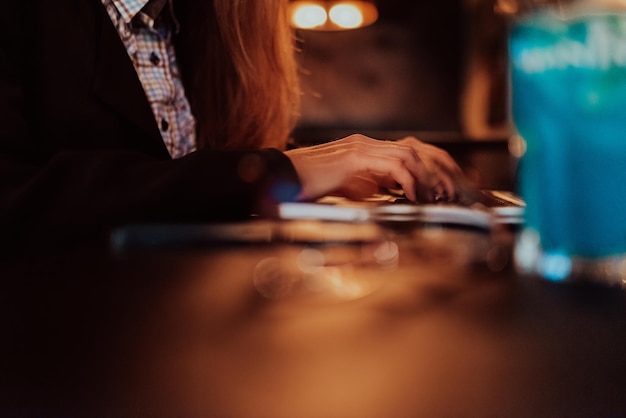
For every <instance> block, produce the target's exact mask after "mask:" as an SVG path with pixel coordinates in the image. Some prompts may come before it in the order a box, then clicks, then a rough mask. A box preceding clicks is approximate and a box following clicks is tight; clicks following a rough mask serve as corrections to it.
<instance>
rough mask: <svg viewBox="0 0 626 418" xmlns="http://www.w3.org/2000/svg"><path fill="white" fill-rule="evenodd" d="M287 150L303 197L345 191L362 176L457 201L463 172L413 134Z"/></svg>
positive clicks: (409, 193) (414, 194)
mask: <svg viewBox="0 0 626 418" xmlns="http://www.w3.org/2000/svg"><path fill="white" fill-rule="evenodd" d="M286 154H287V156H288V157H289V158H290V159H291V160H292V162H293V164H294V167H295V168H296V170H297V171H298V175H299V176H300V178H301V181H302V188H303V192H302V193H303V196H304V198H316V197H319V196H321V195H324V194H328V193H331V192H333V191H336V190H341V189H342V188H343V189H344V190H347V189H349V188H346V185H347V184H348V182H349V181H350V179H352V180H354V178H355V176H359V175H364V176H365V177H366V178H369V179H373V180H375V181H376V182H377V184H378V186H382V187H390V186H395V185H397V184H399V185H400V186H401V187H402V189H403V190H404V192H405V195H406V197H407V198H408V199H410V200H412V201H416V200H422V201H427V202H432V201H434V200H435V196H440V197H445V198H447V199H453V198H454V197H455V194H456V186H455V178H456V177H458V176H459V175H460V173H461V169H460V168H459V166H458V165H457V164H456V162H455V161H454V160H453V159H452V158H451V157H450V156H449V155H448V153H447V152H445V151H443V150H440V149H439V148H437V147H434V146H431V145H429V144H425V143H423V142H421V141H419V140H417V139H415V138H405V139H403V140H400V141H381V140H376V139H372V138H368V137H365V136H363V135H352V136H349V137H346V138H344V139H341V140H337V141H334V142H329V143H325V144H321V145H316V146H312V147H306V148H300V149H296V150H290V151H287V152H286ZM352 189H354V188H352Z"/></svg>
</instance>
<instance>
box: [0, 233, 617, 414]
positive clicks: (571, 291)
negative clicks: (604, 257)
mask: <svg viewBox="0 0 626 418" xmlns="http://www.w3.org/2000/svg"><path fill="white" fill-rule="evenodd" d="M507 236H508V235H506V234H500V235H497V234H496V235H494V234H487V233H484V232H478V231H472V230H463V229H454V228H438V227H435V228H415V229H412V230H411V231H408V232H405V233H403V234H387V235H383V237H382V239H381V240H379V241H372V242H365V243H360V244H354V243H351V244H346V243H344V244H342V243H335V244H333V245H331V244H327V245H324V244H319V243H317V244H315V245H307V244H306V243H298V244H288V243H268V244H257V245H212V246H206V247H203V248H194V249H189V248H186V249H182V248H178V249H151V250H148V251H129V252H122V253H119V252H117V253H113V252H110V251H103V250H88V249H84V250H66V251H60V252H58V253H56V254H52V253H51V254H48V255H40V256H36V257H29V258H24V259H21V260H15V261H13V262H10V263H6V264H5V266H3V267H2V269H0V277H1V280H0V283H1V285H2V291H0V309H1V312H0V330H1V332H2V334H1V335H2V337H1V341H2V344H1V346H0V416H2V417H33V418H34V417H64V418H69V417H112V418H116V417H129V418H130V417H146V418H148V417H167V418H170V417H172V418H187V417H188V418H196V417H217V418H221V417H224V418H231V417H232V418H239V417H241V418H244V417H254V418H256V417H258V418H283V417H284V418H292V417H302V418H307V417H311V418H317V417H324V418H333V417H337V418H352V417H354V418H361V417H381V418H382V417H385V418H387V417H619V416H626V338H625V337H626V297H625V294H624V291H622V290H618V289H604V288H598V287H591V286H564V285H555V284H550V283H546V282H542V281H539V280H537V279H532V278H527V277H520V276H518V275H517V274H516V273H515V272H514V269H513V268H512V266H511V262H510V253H509V252H508V250H509V247H508V246H509V245H510V239H509V238H507Z"/></svg>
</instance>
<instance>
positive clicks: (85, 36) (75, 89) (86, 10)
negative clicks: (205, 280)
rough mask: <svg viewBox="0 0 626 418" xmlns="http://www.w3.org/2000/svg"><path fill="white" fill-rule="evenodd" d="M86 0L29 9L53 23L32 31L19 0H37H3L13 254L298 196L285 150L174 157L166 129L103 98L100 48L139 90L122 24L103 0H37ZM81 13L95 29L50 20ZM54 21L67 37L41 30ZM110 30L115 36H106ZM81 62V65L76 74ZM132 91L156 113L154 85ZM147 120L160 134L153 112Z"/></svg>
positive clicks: (1, 53)
mask: <svg viewBox="0 0 626 418" xmlns="http://www.w3.org/2000/svg"><path fill="white" fill-rule="evenodd" d="M81 2H82V4H83V5H84V4H87V3H89V4H90V5H89V6H76V7H75V8H70V7H68V9H71V10H73V11H75V13H77V16H73V15H72V14H71V13H69V12H68V15H67V16H66V15H64V14H63V13H59V12H58V10H57V11H56V13H57V19H56V21H52V23H46V22H50V16H49V13H51V12H52V9H51V10H46V9H41V10H38V9H37V8H36V7H35V8H34V9H33V8H30V10H29V13H30V16H28V19H31V21H30V24H31V26H30V28H32V27H33V26H32V25H33V24H34V25H35V27H37V26H36V25H37V23H38V22H37V16H38V15H41V16H42V19H41V22H40V23H41V25H42V26H43V27H42V28H41V29H40V30H32V29H31V30H30V32H28V31H27V30H24V26H23V24H24V22H25V21H24V19H25V14H24V7H23V6H21V5H20V4H24V3H30V2H23V1H22V0H16V1H9V0H2V1H1V2H0V3H2V4H3V6H5V7H6V8H5V9H3V10H4V12H3V17H1V18H0V19H1V24H0V248H1V249H2V251H3V254H7V253H12V252H15V251H21V250H24V249H29V248H37V247H39V248H45V247H49V246H51V245H67V244H76V243H104V242H106V240H107V239H108V234H109V232H110V231H111V229H112V228H113V227H116V226H119V225H124V224H128V223H136V222H168V223H169V222H199V221H212V220H224V219H240V218H243V217H247V216H249V215H250V214H252V213H256V212H258V211H260V210H262V207H263V206H264V205H267V204H271V203H275V202H277V201H285V200H292V199H294V198H295V196H296V195H297V193H298V187H299V183H298V178H297V175H296V173H295V170H294V168H293V166H292V165H291V163H290V161H289V159H288V158H287V157H286V156H285V155H284V154H282V153H281V152H279V151H277V150H273V149H267V150H260V151H249V152H246V151H208V150H203V151H198V152H195V153H192V154H190V155H188V156H186V157H184V158H181V159H178V160H172V159H171V158H169V156H168V155H167V154H166V153H165V152H164V151H163V150H164V147H163V144H162V141H161V140H160V138H159V137H158V135H149V134H148V133H146V129H143V130H142V129H140V128H139V127H138V125H137V124H136V123H133V122H132V121H129V120H128V118H126V117H125V116H124V114H123V112H118V111H117V110H116V109H115V108H114V106H112V105H111V103H110V102H107V101H106V100H104V101H103V100H101V98H98V97H97V96H98V95H97V92H96V93H94V89H92V86H94V85H95V86H96V88H95V90H97V83H98V80H97V78H98V77H99V75H98V74H100V73H102V71H103V70H102V68H101V66H102V64H100V63H99V59H100V58H101V57H102V55H101V53H100V52H98V51H99V48H100V50H106V49H111V48H112V49H113V50H115V51H116V52H115V54H117V57H118V58H115V56H114V55H115V54H113V55H111V54H110V53H109V55H110V56H109V57H108V59H110V61H109V62H108V63H107V65H108V64H111V65H113V67H112V68H113V69H115V71H119V72H120V74H126V75H121V76H119V77H117V80H119V81H120V82H122V83H126V84H128V86H126V87H125V88H124V89H122V90H124V91H126V92H128V91H130V92H131V93H132V92H133V91H135V92H136V91H138V90H137V87H138V86H140V85H139V81H138V80H137V79H136V78H133V76H132V74H133V72H132V71H130V70H132V64H130V60H128V59H127V57H125V55H124V54H125V50H123V49H121V48H120V47H121V42H119V40H117V39H115V37H111V36H109V35H111V34H115V33H114V32H112V31H113V30H114V28H113V27H112V25H111V26H110V27H107V26H106V20H105V19H104V18H103V15H102V12H103V9H101V7H100V6H101V5H100V4H99V3H100V2H99V0H96V1H95V2H94V1H92V0H79V1H71V0H67V1H66V0H63V1H59V2H36V3H37V4H45V3H56V5H57V9H58V7H60V8H61V9H63V7H64V5H66V4H67V5H69V4H72V5H79V4H80V3H81ZM42 7H45V6H42ZM81 7H82V9H81ZM55 10H56V9H55ZM72 13H73V12H72ZM46 15H48V16H46ZM79 15H80V16H79ZM78 17H80V18H81V19H82V21H81V22H82V23H81V25H83V27H84V28H85V31H84V32H83V33H80V34H79V35H81V36H80V37H76V35H77V34H74V35H63V34H61V33H59V32H56V31H55V30H56V29H58V30H61V28H60V27H59V28H54V27H50V26H49V25H55V24H56V25H62V24H64V23H65V24H68V23H69V22H70V21H71V20H72V19H74V18H78ZM33 19H34V22H33V21H32V20H33ZM64 19H65V20H66V21H65V22H64ZM44 20H45V22H44ZM55 22H56V23H55ZM46 25H48V26H46ZM102 25H105V26H102ZM79 26H80V25H79ZM50 31H52V32H50ZM45 32H48V33H49V37H52V38H54V37H57V39H52V40H50V39H43V38H42V37H43V34H44V33H45ZM103 34H105V35H106V36H109V39H108V40H103V39H102V35H103ZM63 36H68V37H67V39H63V38H62V37H63ZM106 36H105V37H106ZM63 42H69V43H70V45H63ZM106 42H109V46H106ZM54 45H57V48H62V47H65V48H68V50H67V52H64V51H60V52H59V51H57V52H58V55H57V58H58V59H60V62H51V60H50V58H51V56H52V55H54V54H52V53H51V51H50V49H51V48H52V47H53V46H54ZM111 45H113V46H111ZM99 54H100V55H99ZM129 64H130V66H129ZM116 66H117V67H120V68H121V69H117V67H116ZM76 67H78V68H79V69H80V70H81V71H80V72H76V73H75V74H73V73H72V71H73V70H74V69H75V68H76ZM125 77H126V79H128V80H130V82H126V81H124V80H125ZM85 86H86V87H85ZM133 89H134V90H133ZM134 96H135V97H134V98H132V100H137V101H138V103H141V105H142V106H143V112H144V114H149V112H148V113H146V109H149V107H147V102H146V101H145V96H143V97H142V96H140V97H139V98H137V97H136V96H137V94H134ZM55 100H56V104H55ZM129 100H131V99H129ZM51 115H52V116H51ZM147 123H153V124H154V127H155V128H154V132H157V133H158V129H157V128H156V123H155V122H154V121H150V122H147ZM159 141H161V142H159Z"/></svg>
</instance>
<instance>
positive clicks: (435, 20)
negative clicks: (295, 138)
mask: <svg viewBox="0 0 626 418" xmlns="http://www.w3.org/2000/svg"><path fill="white" fill-rule="evenodd" d="M378 8H379V12H380V18H379V20H378V21H377V22H376V23H375V24H373V25H372V26H369V27H366V28H362V29H357V30H352V31H344V32H316V31H300V32H298V36H299V38H300V48H301V49H302V51H301V53H300V54H299V60H300V63H301V66H302V69H303V74H302V80H303V90H304V97H303V108H302V112H303V115H302V119H301V121H300V126H299V129H300V131H302V130H307V129H309V130H310V129H311V128H313V129H317V130H320V129H322V130H323V129H343V130H346V131H351V130H353V131H359V132H363V131H367V130H396V131H398V130H405V131H446V132H459V133H463V131H464V125H467V124H468V121H467V120H466V119H467V118H468V115H470V117H472V118H474V119H476V118H483V117H484V118H485V119H486V120H488V122H487V123H493V122H494V121H493V120H491V119H493V116H492V115H483V113H485V112H490V113H493V111H494V110H495V113H496V114H497V117H498V118H500V119H502V118H503V117H506V109H504V106H505V101H506V100H505V97H504V95H505V93H506V92H503V91H499V92H497V94H498V95H499V96H498V97H496V98H495V99H496V101H495V105H494V102H493V100H492V99H493V97H488V98H487V100H490V103H487V104H485V103H480V101H479V100H478V99H479V95H481V94H483V93H481V91H482V90H484V89H485V88H490V87H489V86H486V87H485V86H480V85H478V86H477V85H475V83H474V81H472V76H471V75H470V74H469V73H468V69H470V68H472V65H470V63H471V62H472V61H473V60H474V59H475V58H476V56H479V57H480V54H482V53H483V52H481V51H480V50H481V48H482V49H483V50H484V45H476V42H477V41H478V42H482V43H484V42H485V41H488V42H491V41H489V39H492V38H493V29H494V28H493V27H491V28H490V27H489V25H491V24H492V23H493V22H490V21H489V19H486V20H485V19H484V16H483V15H484V14H485V13H484V11H485V10H487V11H488V12H489V11H490V10H491V9H492V6H491V1H490V0H379V1H378ZM477 11H478V12H477ZM481 11H482V12H481ZM485 29H486V30H485ZM489 30H491V31H492V33H490V32H489ZM495 30H496V32H497V31H499V30H501V28H495ZM497 35H498V33H496V36H497ZM501 44H502V42H500V43H499V45H501ZM500 52H502V51H500ZM488 67H489V68H491V67H493V65H491V63H489V65H488ZM498 77H500V80H502V74H499V75H498ZM497 84H499V85H500V86H501V85H502V82H499V83H497ZM468 86H471V90H472V95H475V96H476V97H477V100H476V103H472V102H471V100H470V101H469V102H468V100H464V94H465V92H466V91H468V90H470V89H469V87H468ZM481 89H482V90H481ZM475 91H478V94H476V92H475ZM483 95H486V96H489V95H491V93H490V92H486V93H484V94H483ZM483 101H484V100H483ZM478 107H480V108H478ZM483 107H484V108H485V109H482V108H483ZM468 108H470V110H469V111H468ZM489 118H491V119H489ZM479 122H480V121H479ZM500 122H502V120H496V121H495V123H500Z"/></svg>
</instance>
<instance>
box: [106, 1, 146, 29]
mask: <svg viewBox="0 0 626 418" xmlns="http://www.w3.org/2000/svg"><path fill="white" fill-rule="evenodd" d="M112 3H113V5H114V6H115V8H116V9H117V11H118V12H119V14H120V17H121V18H122V20H123V21H124V23H126V24H129V23H130V22H131V21H132V20H133V19H134V18H135V16H137V14H138V13H139V11H140V10H141V9H143V7H144V6H145V5H146V3H148V0H112Z"/></svg>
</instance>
